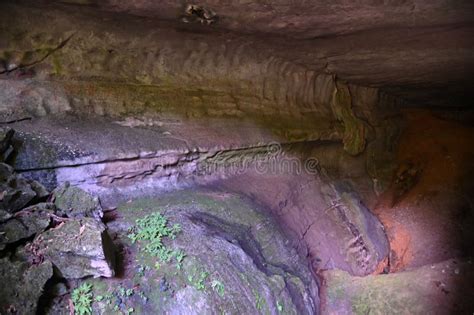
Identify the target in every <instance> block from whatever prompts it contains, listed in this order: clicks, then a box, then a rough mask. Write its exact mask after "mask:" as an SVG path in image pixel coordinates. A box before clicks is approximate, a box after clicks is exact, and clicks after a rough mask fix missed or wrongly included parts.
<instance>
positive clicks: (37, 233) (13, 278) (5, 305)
mask: <svg viewBox="0 0 474 315" xmlns="http://www.w3.org/2000/svg"><path fill="white" fill-rule="evenodd" d="M13 134H14V132H13V131H9V132H7V133H6V134H5V136H4V137H3V139H2V138H0V143H1V146H2V148H0V149H2V152H0V156H1V157H0V281H1V283H2V285H1V288H0V313H1V314H9V313H12V314H34V313H36V312H37V308H38V303H39V300H40V298H41V296H42V294H43V292H44V291H45V286H46V284H47V282H48V285H51V284H54V283H59V282H61V281H62V282H64V281H66V280H67V279H79V278H84V277H88V276H93V277H101V276H102V277H112V276H113V275H114V268H115V249H114V245H113V243H112V240H111V238H110V236H109V235H108V233H107V230H106V227H105V225H104V224H103V223H102V221H101V219H102V216H103V211H102V207H101V205H100V202H99V199H98V198H94V197H92V196H91V195H89V194H88V193H87V192H85V191H83V190H81V189H79V188H76V187H72V186H70V185H68V184H67V183H66V184H64V185H62V186H60V187H58V188H56V189H55V190H54V191H53V192H51V193H50V192H48V191H47V190H46V189H45V188H44V187H43V186H42V185H41V184H40V183H38V182H36V181H34V180H29V179H25V178H22V177H21V176H20V175H18V174H16V173H15V172H14V169H13V168H12V167H11V166H10V165H8V164H6V163H4V162H5V161H8V156H9V155H10V153H11V150H12V145H11V143H10V142H11V141H12V138H13ZM4 148H5V150H3V149H4ZM9 152H10V153H9ZM5 153H8V154H5ZM64 293H65V292H63V294H64Z"/></svg>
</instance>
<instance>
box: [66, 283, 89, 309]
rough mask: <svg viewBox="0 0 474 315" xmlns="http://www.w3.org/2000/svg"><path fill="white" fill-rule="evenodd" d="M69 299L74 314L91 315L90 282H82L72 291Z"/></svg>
mask: <svg viewBox="0 0 474 315" xmlns="http://www.w3.org/2000/svg"><path fill="white" fill-rule="evenodd" d="M71 299H72V303H73V305H74V314H77V315H92V302H93V295H92V284H90V283H83V284H81V285H80V286H79V287H77V288H75V289H74V291H72V294H71Z"/></svg>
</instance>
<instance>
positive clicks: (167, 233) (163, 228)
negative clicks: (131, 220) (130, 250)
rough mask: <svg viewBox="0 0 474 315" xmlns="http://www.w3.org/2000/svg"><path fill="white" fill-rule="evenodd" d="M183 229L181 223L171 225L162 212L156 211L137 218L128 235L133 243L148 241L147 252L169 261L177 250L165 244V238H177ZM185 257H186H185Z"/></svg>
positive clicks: (163, 260)
mask: <svg viewBox="0 0 474 315" xmlns="http://www.w3.org/2000/svg"><path fill="white" fill-rule="evenodd" d="M180 231H181V227H180V226H179V224H174V225H173V226H169V224H168V219H167V218H165V217H164V216H163V215H161V213H159V212H155V213H152V214H150V215H147V216H145V217H144V218H141V219H137V220H136V221H135V226H134V227H133V228H132V229H131V230H130V232H129V234H128V237H129V238H130V239H131V240H132V243H135V242H136V241H146V242H147V244H146V245H145V252H147V253H149V254H150V255H152V256H155V257H158V258H159V259H160V260H161V261H162V262H169V261H171V259H172V258H173V256H176V252H175V251H173V250H171V249H169V248H167V247H166V246H165V245H164V244H163V240H164V238H166V237H168V238H170V239H175V237H176V234H178V233H179V232H180ZM183 258H184V257H183Z"/></svg>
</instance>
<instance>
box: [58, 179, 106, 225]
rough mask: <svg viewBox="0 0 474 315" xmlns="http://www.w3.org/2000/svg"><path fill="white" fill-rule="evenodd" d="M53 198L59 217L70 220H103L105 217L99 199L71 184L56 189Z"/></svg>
mask: <svg viewBox="0 0 474 315" xmlns="http://www.w3.org/2000/svg"><path fill="white" fill-rule="evenodd" d="M53 196H54V204H55V205H56V207H57V208H58V214H59V215H62V216H67V217H69V218H83V217H93V218H96V219H101V218H102V217H103V215H104V213H103V212H102V207H101V205H100V201H99V198H98V197H92V196H91V195H90V194H88V193H87V192H85V191H84V190H82V189H80V188H78V187H74V186H71V185H69V183H65V184H63V185H61V186H59V187H58V188H56V189H55V190H54V191H53Z"/></svg>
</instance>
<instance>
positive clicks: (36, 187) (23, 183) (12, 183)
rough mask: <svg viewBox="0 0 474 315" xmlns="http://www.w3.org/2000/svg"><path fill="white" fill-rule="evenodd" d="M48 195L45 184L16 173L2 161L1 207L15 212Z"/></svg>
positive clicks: (0, 178) (0, 167)
mask: <svg viewBox="0 0 474 315" xmlns="http://www.w3.org/2000/svg"><path fill="white" fill-rule="evenodd" d="M48 195H49V193H48V191H47V190H46V188H44V187H43V185H41V184H40V183H38V182H36V181H34V180H29V179H25V178H23V177H21V176H20V175H17V174H14V173H13V169H12V168H11V167H10V166H8V165H6V164H3V163H0V209H3V210H6V211H8V212H12V213H13V212H16V211H19V210H21V209H22V208H24V207H25V206H26V205H28V204H29V203H30V202H31V201H33V200H37V201H39V200H41V199H43V198H44V197H46V196H48Z"/></svg>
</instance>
